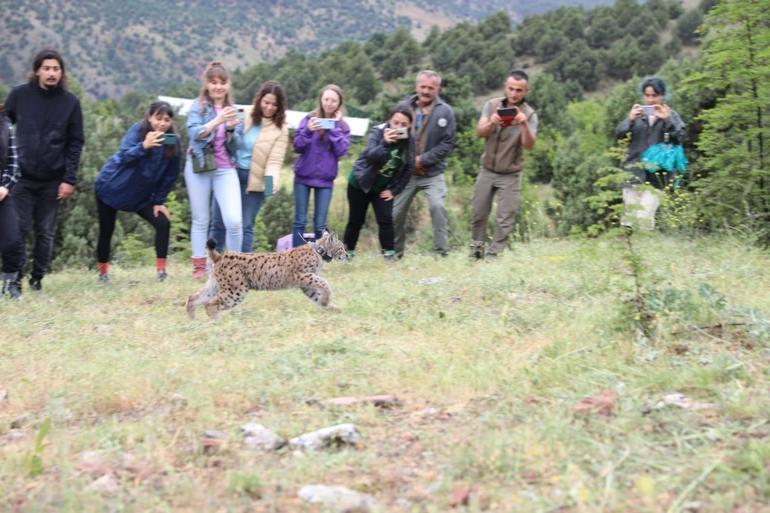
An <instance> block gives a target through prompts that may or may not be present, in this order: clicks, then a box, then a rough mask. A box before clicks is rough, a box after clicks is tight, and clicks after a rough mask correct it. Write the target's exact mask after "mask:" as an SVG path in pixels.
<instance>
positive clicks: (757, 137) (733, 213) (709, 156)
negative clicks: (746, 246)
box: [688, 0, 770, 241]
mask: <svg viewBox="0 0 770 513" xmlns="http://www.w3.org/2000/svg"><path fill="white" fill-rule="evenodd" d="M767 7H768V3H767V0H731V1H725V2H721V3H720V4H719V5H717V6H715V7H714V8H713V9H712V10H711V11H710V12H709V14H708V17H707V22H706V24H705V26H706V27H707V28H708V30H707V33H706V40H705V49H704V52H703V54H702V59H703V71H702V72H701V73H698V74H696V75H694V76H693V77H692V78H691V79H690V80H689V81H688V83H689V87H691V88H694V89H696V90H700V91H701V94H704V93H705V94H708V93H709V92H711V93H716V98H717V99H716V102H715V105H714V107H713V108H710V109H708V110H705V111H703V112H702V113H701V115H700V116H699V120H700V121H702V122H703V132H702V133H701V135H700V139H699V140H698V142H697V147H698V149H699V150H700V151H701V152H702V153H703V156H702V158H701V160H700V162H701V164H702V166H703V168H704V176H703V178H701V179H700V180H698V181H697V182H696V184H695V185H696V186H697V187H698V188H699V189H700V190H701V192H702V195H701V197H702V200H703V201H704V209H705V210H706V211H705V213H706V215H707V216H709V217H710V218H711V219H713V220H714V221H713V222H714V223H716V222H717V220H719V223H720V224H721V223H723V222H727V223H729V224H730V225H732V226H736V225H743V226H746V227H748V228H750V229H751V230H752V231H754V233H756V234H757V235H758V236H760V237H761V238H763V239H764V240H765V241H767V240H768V238H770V229H769V228H768V221H770V155H768V150H769V148H768V139H769V138H770V128H769V127H768V121H767V118H768V114H769V112H768V111H770V9H768V8H767Z"/></svg>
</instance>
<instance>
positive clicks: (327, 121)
mask: <svg viewBox="0 0 770 513" xmlns="http://www.w3.org/2000/svg"><path fill="white" fill-rule="evenodd" d="M336 126H337V120H336V119H332V118H318V128H322V129H323V130H332V129H333V128H334V127H336Z"/></svg>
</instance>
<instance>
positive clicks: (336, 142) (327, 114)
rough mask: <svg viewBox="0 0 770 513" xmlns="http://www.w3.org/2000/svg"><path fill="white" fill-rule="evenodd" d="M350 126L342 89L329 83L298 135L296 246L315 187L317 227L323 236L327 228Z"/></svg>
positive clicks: (295, 216) (299, 244) (295, 200)
mask: <svg viewBox="0 0 770 513" xmlns="http://www.w3.org/2000/svg"><path fill="white" fill-rule="evenodd" d="M349 146H350V127H348V124H347V123H345V121H344V120H343V119H342V89H340V88H339V87H338V86H336V85H334V84H329V85H327V86H326V87H324V88H323V89H322V90H321V95H320V96H319V99H318V107H317V108H316V109H315V110H314V111H313V112H311V113H310V114H308V115H307V116H305V118H304V119H303V120H302V121H301V122H300V124H299V128H297V133H296V134H295V136H294V151H296V152H297V153H298V154H299V157H298V158H297V163H296V164H295V165H294V227H293V230H292V244H293V246H294V247H297V246H301V245H302V244H304V243H305V239H304V237H303V234H304V231H305V226H306V225H307V210H308V202H309V200H310V190H311V189H313V190H314V191H315V212H313V230H314V232H315V237H316V239H319V238H320V237H321V235H322V234H323V232H324V230H325V229H326V216H327V214H328V212H329V204H330V203H331V200H332V190H333V187H334V179H335V178H337V161H338V160H339V159H340V157H342V156H343V155H345V154H346V153H347V152H348V147H349Z"/></svg>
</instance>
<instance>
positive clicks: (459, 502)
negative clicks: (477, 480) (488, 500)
mask: <svg viewBox="0 0 770 513" xmlns="http://www.w3.org/2000/svg"><path fill="white" fill-rule="evenodd" d="M470 498H471V489H470V488H468V487H465V486H458V487H456V488H455V489H454V491H452V498H451V499H449V506H451V507H453V508H456V507H457V506H467V505H468V502H469V501H470Z"/></svg>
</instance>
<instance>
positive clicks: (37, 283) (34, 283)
mask: <svg viewBox="0 0 770 513" xmlns="http://www.w3.org/2000/svg"><path fill="white" fill-rule="evenodd" d="M42 280H43V278H35V277H34V276H30V278H29V288H30V289H32V290H37V291H41V290H43V284H42V283H41V281H42Z"/></svg>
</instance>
